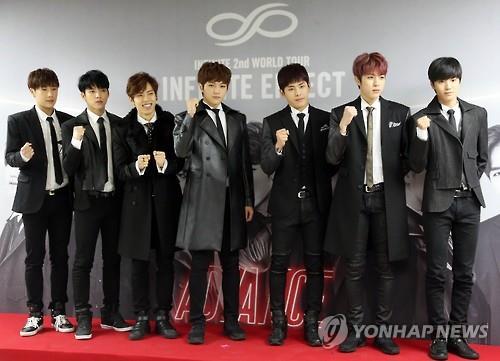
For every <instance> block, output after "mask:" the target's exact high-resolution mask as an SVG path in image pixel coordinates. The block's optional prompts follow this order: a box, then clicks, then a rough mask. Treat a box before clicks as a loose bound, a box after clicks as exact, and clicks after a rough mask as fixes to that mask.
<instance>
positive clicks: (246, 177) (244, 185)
mask: <svg viewBox="0 0 500 361" xmlns="http://www.w3.org/2000/svg"><path fill="white" fill-rule="evenodd" d="M201 104H202V103H201V102H200V106H199V107H198V109H197V111H196V113H195V114H194V117H192V118H191V116H189V114H187V113H186V112H183V113H180V114H178V115H176V117H175V123H176V124H175V129H174V144H175V152H176V154H177V156H178V157H182V158H187V159H186V161H187V162H188V164H189V166H188V170H187V178H186V186H185V188H184V196H183V200H182V207H181V214H180V219H179V228H178V232H177V247H179V248H182V249H187V250H215V251H220V250H221V246H222V234H223V226H224V209H225V204H226V181H227V180H229V203H230V207H231V216H230V218H231V226H230V229H231V250H237V249H241V248H244V247H245V246H246V244H247V235H246V221H245V206H248V207H253V204H254V193H253V176H252V168H251V163H250V156H249V147H248V133H247V125H246V117H245V115H243V114H242V113H240V112H238V111H236V110H233V109H231V108H229V107H227V106H226V105H224V104H223V105H222V106H223V110H224V112H225V114H226V121H227V133H228V134H227V139H228V146H227V148H228V149H227V150H226V147H225V145H224V144H222V140H221V139H220V136H219V134H218V132H217V127H216V126H215V124H214V122H213V120H212V118H210V116H209V115H208V114H207V112H206V110H205V109H204V108H203V106H202V105H201Z"/></svg>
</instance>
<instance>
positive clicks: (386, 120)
mask: <svg viewBox="0 0 500 361" xmlns="http://www.w3.org/2000/svg"><path fill="white" fill-rule="evenodd" d="M387 67H388V64H387V60H386V59H385V58H384V56H383V55H382V54H380V53H377V52H375V53H370V54H368V53H363V54H361V55H359V56H358V57H356V59H355V60H354V63H353V73H354V78H355V81H356V84H357V85H358V88H359V94H360V96H359V97H358V98H357V99H356V100H354V101H352V102H350V103H347V104H344V105H342V106H340V107H337V108H335V109H333V110H332V112H331V118H330V133H329V135H328V147H327V151H326V159H327V161H328V162H329V163H331V164H334V165H336V166H338V167H339V178H338V181H337V185H336V187H335V190H334V194H333V199H332V206H331V209H330V215H329V219H328V226H327V231H326V240H325V249H326V250H327V251H328V252H330V253H333V254H335V255H339V256H343V257H345V263H346V275H345V285H346V290H347V297H348V307H349V311H348V314H347V322H348V327H349V334H348V336H347V339H346V340H345V341H344V342H343V343H342V344H341V345H340V348H339V350H340V351H341V352H353V351H355V350H356V348H357V347H359V346H363V345H364V344H365V339H364V337H363V335H356V332H355V327H354V326H361V325H362V324H363V322H364V311H363V301H364V286H363V277H364V273H365V266H366V260H367V251H368V249H369V248H371V249H372V250H373V252H374V255H375V271H376V273H377V278H378V284H377V288H376V289H377V293H376V296H375V298H376V317H375V323H376V325H378V326H384V325H387V324H388V323H389V322H390V320H391V317H392V291H393V284H394V271H393V265H392V262H393V261H399V260H404V259H406V258H407V257H408V254H409V240H408V220H407V212H406V198H405V183H404V175H405V174H406V173H407V171H408V163H407V152H406V145H407V128H406V120H407V118H408V117H409V115H410V111H409V109H408V107H406V106H404V105H401V104H398V103H395V102H392V101H389V100H386V99H384V98H382V97H381V94H382V92H383V90H384V87H385V80H386V74H387ZM375 346H376V347H378V348H379V349H380V350H381V351H382V352H384V353H386V354H390V355H394V354H398V353H399V347H398V346H397V345H396V344H395V343H394V341H393V340H392V339H391V338H390V337H388V336H387V335H384V334H378V335H377V337H376V338H375Z"/></svg>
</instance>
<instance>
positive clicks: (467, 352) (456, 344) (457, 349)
mask: <svg viewBox="0 0 500 361" xmlns="http://www.w3.org/2000/svg"><path fill="white" fill-rule="evenodd" d="M448 351H449V352H450V353H453V354H455V355H458V356H460V357H463V358H466V359H469V360H477V359H478V358H479V354H478V353H477V352H476V351H474V350H473V349H472V348H470V346H469V345H468V343H467V340H466V339H465V338H462V337H450V338H449V339H448Z"/></svg>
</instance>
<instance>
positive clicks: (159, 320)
mask: <svg viewBox="0 0 500 361" xmlns="http://www.w3.org/2000/svg"><path fill="white" fill-rule="evenodd" d="M155 330H156V333H157V334H158V335H161V336H163V337H165V338H177V337H179V333H178V332H177V330H176V329H175V328H174V326H172V324H171V323H170V320H169V316H168V312H167V311H165V310H158V312H157V313H156V327H155Z"/></svg>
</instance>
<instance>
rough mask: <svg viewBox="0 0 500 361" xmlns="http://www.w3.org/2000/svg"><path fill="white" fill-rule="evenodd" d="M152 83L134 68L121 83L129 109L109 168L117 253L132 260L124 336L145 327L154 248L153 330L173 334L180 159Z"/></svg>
mask: <svg viewBox="0 0 500 361" xmlns="http://www.w3.org/2000/svg"><path fill="white" fill-rule="evenodd" d="M157 92H158V82H157V81H156V79H155V78H153V77H152V76H151V75H149V74H147V73H144V72H140V73H136V74H134V75H132V76H131V77H130V78H129V79H128V82H127V95H128V96H129V99H130V101H131V102H133V104H134V106H135V107H134V108H133V109H132V110H131V111H130V112H129V113H128V114H127V115H126V116H125V118H124V120H125V122H126V123H127V125H126V127H125V128H124V129H123V134H119V135H117V136H115V137H113V148H114V150H115V153H114V154H115V167H116V168H117V174H118V177H119V178H120V180H122V181H123V182H124V183H125V184H124V193H123V208H122V220H121V226H120V241H119V247H118V249H119V253H120V255H121V256H124V257H128V258H131V259H132V277H131V281H132V295H133V304H134V312H135V314H136V315H137V322H136V324H135V325H134V327H133V329H132V331H131V332H130V334H129V339H131V340H139V339H142V338H143V337H144V336H145V335H146V333H149V332H150V327H149V311H150V299H149V294H150V291H149V289H150V272H149V270H150V262H149V260H150V253H151V250H154V251H155V252H154V253H155V255H156V257H155V259H156V263H155V269H156V274H155V275H156V300H157V305H158V307H157V308H156V309H155V314H156V315H155V316H156V317H155V318H156V327H155V330H156V333H158V334H159V335H161V336H163V337H165V338H176V337H178V333H177V331H176V330H175V328H174V327H173V326H172V324H171V323H170V320H169V318H170V316H169V313H170V310H171V309H172V294H173V287H174V252H175V238H176V234H177V224H178V221H179V210H180V206H181V201H182V193H181V187H180V185H179V180H178V179H177V176H176V174H177V172H178V171H179V170H181V169H182V165H183V162H182V160H181V159H177V157H176V156H175V152H174V139H173V137H172V133H173V130H174V116H173V115H172V113H170V112H167V111H164V110H163V109H162V108H161V107H160V106H159V105H157V103H156V101H157Z"/></svg>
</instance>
